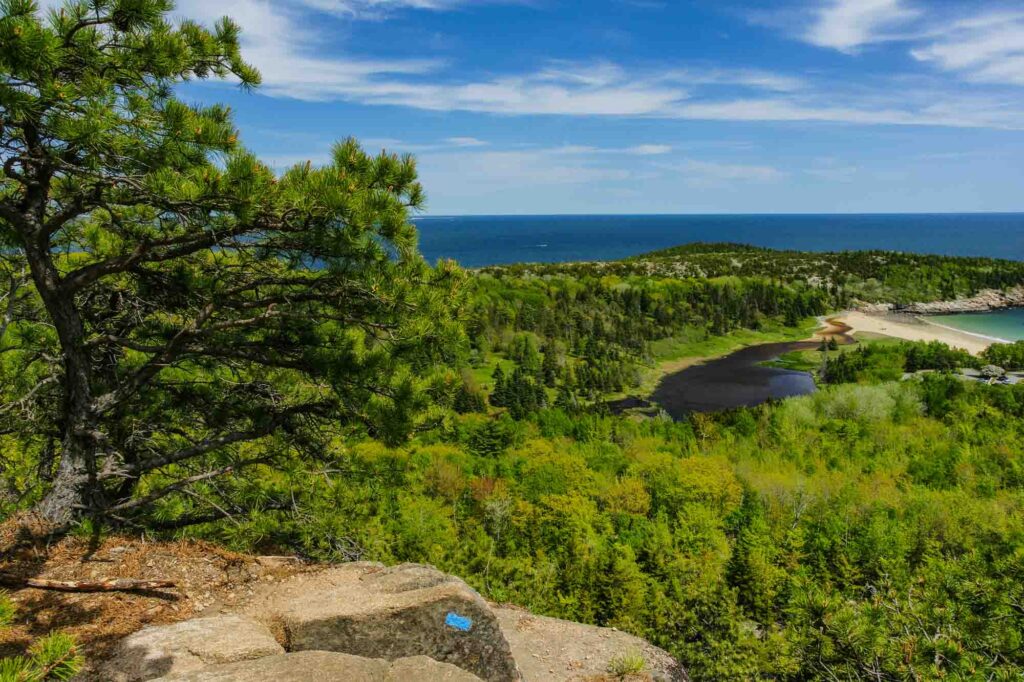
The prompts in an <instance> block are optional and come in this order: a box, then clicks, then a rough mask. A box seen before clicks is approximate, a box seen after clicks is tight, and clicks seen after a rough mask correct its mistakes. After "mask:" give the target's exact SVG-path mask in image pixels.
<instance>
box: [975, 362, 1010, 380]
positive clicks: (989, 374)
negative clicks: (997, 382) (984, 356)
mask: <svg viewBox="0 0 1024 682" xmlns="http://www.w3.org/2000/svg"><path fill="white" fill-rule="evenodd" d="M1005 375H1006V370H1005V369H1003V368H1002V367H999V366H997V365H985V366H984V367H982V368H981V376H983V377H985V378H986V379H998V378H999V377H1001V376H1005Z"/></svg>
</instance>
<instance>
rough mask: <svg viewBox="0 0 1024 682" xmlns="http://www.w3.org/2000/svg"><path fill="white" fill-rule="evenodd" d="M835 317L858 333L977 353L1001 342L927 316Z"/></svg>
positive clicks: (851, 315)
mask: <svg viewBox="0 0 1024 682" xmlns="http://www.w3.org/2000/svg"><path fill="white" fill-rule="evenodd" d="M835 319H837V320H838V321H840V322H843V323H845V324H847V325H849V326H850V327H851V330H852V331H851V332H850V333H852V334H854V335H856V334H858V333H862V332H868V333H871V334H882V335H884V336H892V337H894V338H897V339H904V340H906V341H941V342H943V343H945V344H948V345H950V346H952V347H954V348H962V349H964V350H966V351H968V352H969V353H972V354H974V355H978V354H979V353H981V352H982V351H983V350H985V349H986V348H988V347H989V346H991V345H992V344H993V343H998V342H999V341H1000V339H995V338H991V337H988V336H982V335H980V334H971V333H969V332H964V331H960V330H957V329H952V328H950V327H945V326H942V325H938V324H934V323H931V322H928V321H927V319H925V318H921V317H914V316H908V315H903V316H895V315H869V314H867V313H861V312H856V311H853V312H846V313H843V314H842V315H837V316H836V318H835Z"/></svg>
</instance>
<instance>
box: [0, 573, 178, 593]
mask: <svg viewBox="0 0 1024 682" xmlns="http://www.w3.org/2000/svg"><path fill="white" fill-rule="evenodd" d="M0 583H3V584H5V585H8V586H13V585H19V586H24V587H34V588H36V589H40V590H58V591H60V592H135V591H139V590H160V589H164V588H168V587H176V586H177V584H176V583H175V582H174V581H173V580H132V579H130V578H108V579H107V580H47V579H45V578H14V577H9V576H0Z"/></svg>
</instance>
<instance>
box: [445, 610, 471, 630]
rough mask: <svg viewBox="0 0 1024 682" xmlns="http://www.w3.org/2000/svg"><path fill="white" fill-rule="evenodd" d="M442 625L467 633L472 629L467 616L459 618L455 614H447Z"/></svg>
mask: <svg viewBox="0 0 1024 682" xmlns="http://www.w3.org/2000/svg"><path fill="white" fill-rule="evenodd" d="M444 624H445V625H447V626H448V627H451V628H455V629H456V630H461V631H462V632H469V631H470V629H471V628H472V627H473V619H472V618H470V617H468V616H460V615H459V614H457V613H454V612H449V613H448V615H447V616H445V617H444Z"/></svg>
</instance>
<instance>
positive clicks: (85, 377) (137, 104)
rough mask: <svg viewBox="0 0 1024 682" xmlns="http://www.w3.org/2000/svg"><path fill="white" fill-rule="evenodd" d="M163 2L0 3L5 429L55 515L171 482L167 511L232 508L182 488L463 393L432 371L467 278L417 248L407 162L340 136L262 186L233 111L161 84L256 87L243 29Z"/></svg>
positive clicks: (206, 514)
mask: <svg viewBox="0 0 1024 682" xmlns="http://www.w3.org/2000/svg"><path fill="white" fill-rule="evenodd" d="M171 8H172V3H171V2H170V0H69V1H68V2H67V3H66V4H65V6H64V7H63V8H62V9H60V10H56V11H50V12H48V13H46V14H45V15H44V14H43V13H41V12H40V11H38V9H37V5H36V3H35V2H32V1H30V0H6V1H5V2H3V3H0V150H2V157H3V161H4V163H3V174H2V175H0V246H2V247H3V253H4V256H5V258H6V259H7V260H8V261H9V262H13V263H16V264H18V267H23V268H24V269H26V270H27V271H28V273H30V276H31V283H30V285H29V286H30V289H29V292H30V293H29V295H27V296H26V297H25V298H24V299H22V301H21V303H22V307H21V308H20V309H19V310H18V311H17V312H18V314H19V319H17V320H15V321H14V322H13V323H12V326H13V327H14V330H13V332H12V331H10V330H8V334H7V335H8V337H9V338H8V339H7V340H6V344H7V346H8V347H7V348H5V350H6V351H9V352H10V353H13V354H15V355H16V356H17V357H16V359H15V362H16V363H17V364H18V365H19V366H20V367H21V368H22V371H21V372H20V373H19V375H18V377H16V385H15V386H13V387H12V388H11V389H10V393H11V394H12V395H11V400H10V402H9V403H8V404H7V405H5V406H4V409H2V410H0V415H2V417H0V418H3V419H4V423H3V424H0V429H2V430H4V431H5V432H8V433H13V434H15V435H16V437H18V438H19V439H20V440H21V441H22V442H23V443H24V444H25V447H26V448H28V447H30V444H33V443H39V442H40V441H42V442H43V443H44V444H43V445H42V446H41V447H40V446H35V447H37V449H39V450H40V451H41V452H44V453H50V454H49V455H47V458H46V459H44V460H43V461H42V462H41V463H40V469H41V470H42V471H43V473H44V480H45V481H47V483H46V484H45V488H46V492H45V495H44V496H43V497H42V499H41V501H40V502H39V504H38V506H37V511H38V512H39V513H40V514H41V515H42V516H43V517H44V518H46V519H48V520H50V521H51V522H54V523H55V524H58V525H63V524H66V523H67V522H69V521H70V520H72V519H73V518H74V517H76V516H80V515H83V514H89V515H97V514H103V515H105V518H107V519H108V520H109V519H125V518H126V517H129V516H132V515H137V514H139V513H140V512H144V511H145V510H146V509H148V508H149V506H150V505H151V504H152V503H153V502H154V501H155V500H157V499H160V498H162V497H165V496H167V495H180V496H182V498H183V500H188V501H189V502H187V504H188V505H189V506H190V508H191V509H192V511H193V512H194V515H193V516H191V517H190V516H183V517H182V518H180V519H178V520H177V522H180V523H187V522H189V521H190V520H193V519H198V520H206V519H209V518H210V517H211V515H213V517H216V515H217V514H218V513H219V512H218V510H225V509H231V510H238V509H239V505H238V503H237V501H234V500H227V501H225V502H224V504H218V503H216V502H212V503H211V504H210V505H209V506H205V505H203V506H202V507H201V508H195V506H194V503H193V502H191V501H192V500H195V499H203V498H204V496H201V495H197V496H190V495H187V493H188V492H189V491H190V490H194V489H196V488H197V487H199V488H201V487H202V486H204V485H206V484H207V482H209V481H211V480H212V479H214V478H216V477H218V476H222V475H225V474H228V473H230V474H232V475H233V478H234V477H237V476H238V475H239V472H240V471H242V470H245V469H247V468H249V467H251V466H254V465H257V464H268V463H272V462H274V461H278V460H279V459H280V458H281V457H285V456H290V454H291V453H293V452H302V451H310V450H315V449H316V448H317V447H318V446H317V443H318V442H319V441H321V440H322V439H323V437H325V436H326V434H325V433H324V429H325V428H326V427H327V426H329V425H344V424H347V423H360V424H363V425H365V426H366V427H367V428H368V429H369V430H370V431H371V433H373V434H375V435H378V436H380V437H382V438H385V439H387V440H397V439H400V438H402V437H403V435H404V434H405V433H407V432H408V431H409V430H410V429H412V428H414V427H415V426H416V424H417V422H418V419H419V417H418V416H417V415H420V414H422V413H423V409H424V408H425V407H426V406H427V404H428V402H427V400H426V398H425V393H424V389H428V388H433V389H434V394H435V396H436V395H441V389H442V388H443V387H450V388H454V382H453V381H451V378H450V377H449V378H447V379H446V380H445V383H444V384H440V383H438V380H437V378H435V377H433V376H432V374H431V372H430V371H429V367H431V366H433V365H434V364H435V362H434V360H436V358H437V357H439V353H440V352H441V349H442V348H443V347H444V344H441V343H438V342H440V341H441V340H443V339H444V340H451V339H452V338H453V334H455V333H456V331H457V330H456V328H455V327H454V325H453V324H451V323H450V322H446V321H450V320H452V319H453V317H455V316H454V315H453V314H452V313H450V312H445V311H446V310H447V308H448V306H449V305H450V302H451V301H457V300H458V283H459V281H460V278H459V276H458V273H457V272H456V271H455V270H454V269H453V268H451V267H448V266H442V267H441V268H440V269H438V270H433V269H431V268H429V267H428V266H427V265H426V264H425V263H424V261H423V259H422V258H421V257H420V255H419V254H418V252H417V250H416V236H415V230H414V227H413V226H412V225H411V224H410V223H409V221H408V219H407V218H408V211H409V209H415V208H417V207H419V206H421V205H422V202H423V193H422V190H421V188H420V185H419V184H418V183H417V182H416V169H415V165H414V162H413V161H412V159H411V158H398V157H396V156H391V155H382V156H379V157H371V156H368V155H367V154H365V153H364V152H363V151H362V150H361V149H360V148H359V146H358V145H357V144H356V143H355V142H354V141H351V140H350V141H347V142H344V143H342V144H339V145H337V146H336V147H335V148H334V151H333V155H332V159H331V162H330V163H329V164H327V165H326V166H325V167H323V168H316V169H315V168H312V167H311V166H310V165H309V164H308V163H307V164H300V165H298V166H296V167H294V168H292V169H291V170H289V171H287V172H286V173H284V174H283V175H282V176H280V177H277V176H275V174H274V173H273V172H272V171H271V170H270V169H269V168H268V167H267V166H265V165H264V164H262V163H260V162H259V160H258V159H256V158H255V157H254V156H253V155H252V154H250V153H248V152H247V151H246V150H245V149H243V148H242V147H241V146H240V145H239V142H238V133H237V131H236V130H235V128H234V126H233V125H232V123H231V119H230V115H229V111H228V109H227V108H226V107H224V106H220V105H213V106H199V105H195V106H193V105H189V104H186V103H184V102H182V101H180V100H178V99H177V98H175V96H174V90H175V86H176V85H177V84H179V83H181V82H184V81H188V80H192V79H202V78H209V77H233V78H236V79H238V81H239V82H240V83H241V85H242V87H243V88H245V89H248V88H252V87H255V86H256V85H258V83H259V75H258V74H257V73H256V71H255V70H254V69H253V68H252V67H251V66H249V65H248V64H247V63H245V62H244V61H243V60H242V57H241V55H240V53H239V31H238V27H237V26H236V25H235V24H234V23H232V22H231V21H230V20H229V19H227V18H225V19H222V20H220V21H218V22H217V24H216V26H215V27H214V28H212V29H207V28H204V27H201V26H199V25H198V24H196V23H194V22H191V21H181V22H178V23H172V21H171V20H170V18H169V12H170V10H171ZM443 390H444V391H447V390H449V389H448V388H443ZM253 443H258V446H252V445H251V444H253ZM140 488H141V489H144V494H142V495H140V496H137V497H134V498H133V494H134V493H135V492H136V491H138V490H140ZM206 492H207V493H209V494H208V495H207V496H205V497H206V499H210V497H211V496H213V493H212V491H210V490H207V491H206ZM183 493H184V495H183Z"/></svg>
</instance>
